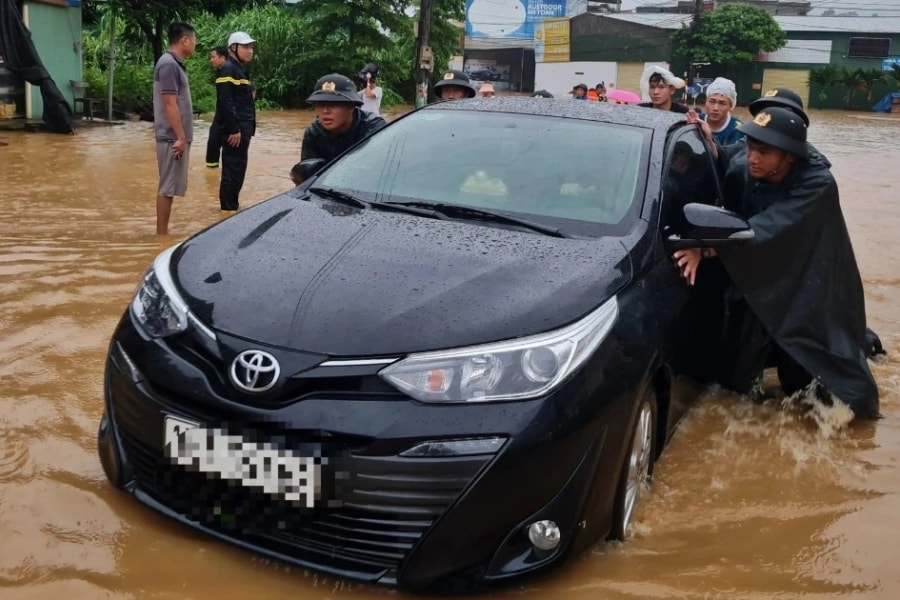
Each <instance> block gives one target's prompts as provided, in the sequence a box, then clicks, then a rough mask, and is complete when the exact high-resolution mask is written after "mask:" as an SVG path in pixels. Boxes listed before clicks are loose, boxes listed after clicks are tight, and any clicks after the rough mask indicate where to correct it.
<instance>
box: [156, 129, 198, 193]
mask: <svg viewBox="0 0 900 600" xmlns="http://www.w3.org/2000/svg"><path fill="white" fill-rule="evenodd" d="M173 144H174V142H156V164H157V166H159V188H158V190H157V192H156V195H157V196H165V197H172V196H184V194H185V192H187V181H188V162H189V161H190V157H191V144H190V142H188V143H187V144H185V146H184V153H183V154H182V155H181V157H180V158H175V155H174V154H172V145H173Z"/></svg>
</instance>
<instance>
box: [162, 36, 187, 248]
mask: <svg viewBox="0 0 900 600" xmlns="http://www.w3.org/2000/svg"><path fill="white" fill-rule="evenodd" d="M196 47H197V34H196V32H195V31H194V28H193V27H191V26H190V25H188V24H187V23H172V24H171V25H169V49H168V50H167V51H166V52H165V53H163V55H162V56H161V57H160V58H159V60H158V61H156V68H155V69H154V70H153V123H154V128H155V130H156V163H157V165H158V166H159V188H158V190H157V192H156V233H157V234H159V235H165V234H167V233H169V215H170V214H171V213H172V199H173V198H174V197H175V196H184V194H185V192H187V174H188V160H189V158H190V150H191V142H192V141H193V140H194V126H193V119H194V110H193V105H192V104H191V88H190V86H189V85H188V78H187V71H186V70H185V67H184V60H185V59H186V58H187V57H188V56H190V55H192V54H193V53H194V51H195V50H196Z"/></svg>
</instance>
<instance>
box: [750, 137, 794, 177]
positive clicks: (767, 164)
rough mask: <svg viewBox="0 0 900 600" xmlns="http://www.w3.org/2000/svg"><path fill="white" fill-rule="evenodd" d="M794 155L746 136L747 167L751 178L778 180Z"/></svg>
mask: <svg viewBox="0 0 900 600" xmlns="http://www.w3.org/2000/svg"><path fill="white" fill-rule="evenodd" d="M794 160H795V158H794V155H793V154H790V153H788V152H785V151H784V150H781V149H780V148H776V147H774V146H770V145H769V144H764V143H762V142H760V141H757V140H754V139H752V138H747V168H748V170H749V173H750V177H752V178H753V179H771V180H773V181H780V180H781V179H782V178H783V177H784V176H785V175H786V174H787V172H788V171H789V170H790V168H791V165H792V164H793V163H794Z"/></svg>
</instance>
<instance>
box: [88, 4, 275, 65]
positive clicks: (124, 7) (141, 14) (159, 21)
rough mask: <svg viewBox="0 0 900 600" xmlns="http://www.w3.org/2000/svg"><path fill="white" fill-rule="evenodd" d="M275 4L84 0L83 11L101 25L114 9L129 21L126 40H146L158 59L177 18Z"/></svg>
mask: <svg viewBox="0 0 900 600" xmlns="http://www.w3.org/2000/svg"><path fill="white" fill-rule="evenodd" d="M271 3H272V2H271V0H84V3H83V10H84V20H85V23H86V24H87V25H89V26H90V25H95V24H97V23H98V21H99V19H100V17H101V15H102V14H104V13H106V12H108V11H109V10H112V12H113V14H114V15H115V16H116V17H118V18H121V19H122V20H123V21H124V23H125V28H124V29H123V34H124V37H125V40H126V41H128V42H131V43H141V42H142V41H146V42H147V43H148V44H149V45H150V48H151V50H152V52H153V58H154V61H155V60H156V59H157V58H159V57H160V56H162V53H163V52H165V50H166V42H167V40H166V31H167V29H168V27H169V24H170V23H172V22H173V21H187V22H190V21H191V19H193V18H196V17H197V15H199V14H200V13H204V12H206V13H210V14H212V15H216V16H222V15H225V14H226V13H228V12H232V11H238V10H241V9H242V8H247V7H251V6H261V5H264V4H271Z"/></svg>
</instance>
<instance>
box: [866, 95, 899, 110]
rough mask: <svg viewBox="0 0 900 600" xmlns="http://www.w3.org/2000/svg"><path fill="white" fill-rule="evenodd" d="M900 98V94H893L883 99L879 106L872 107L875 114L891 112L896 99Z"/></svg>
mask: <svg viewBox="0 0 900 600" xmlns="http://www.w3.org/2000/svg"><path fill="white" fill-rule="evenodd" d="M895 98H900V92H891V93H889V94H888V95H886V96H885V97H884V98H882V99H881V101H880V102H878V104H876V105H875V106H873V107H872V111H873V112H891V106H893V104H894V99H895Z"/></svg>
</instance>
